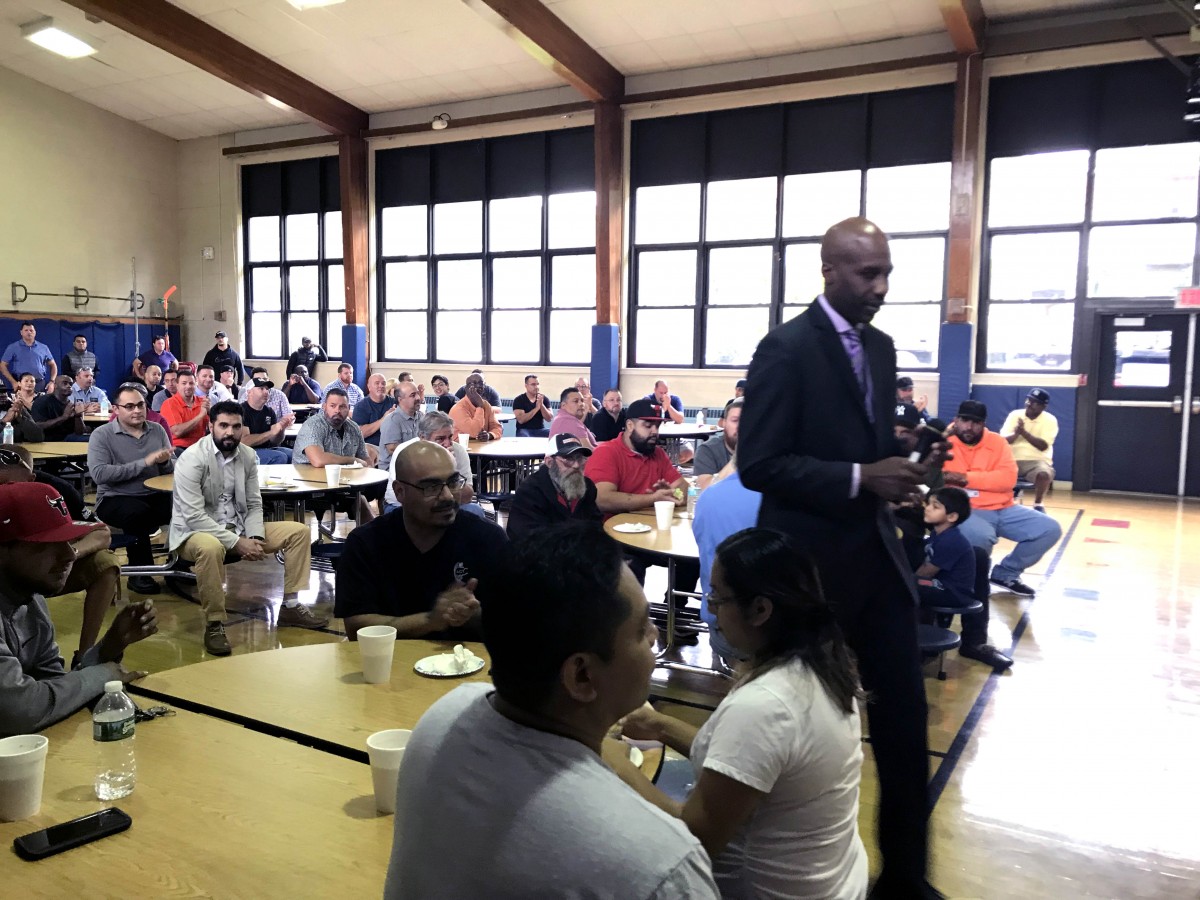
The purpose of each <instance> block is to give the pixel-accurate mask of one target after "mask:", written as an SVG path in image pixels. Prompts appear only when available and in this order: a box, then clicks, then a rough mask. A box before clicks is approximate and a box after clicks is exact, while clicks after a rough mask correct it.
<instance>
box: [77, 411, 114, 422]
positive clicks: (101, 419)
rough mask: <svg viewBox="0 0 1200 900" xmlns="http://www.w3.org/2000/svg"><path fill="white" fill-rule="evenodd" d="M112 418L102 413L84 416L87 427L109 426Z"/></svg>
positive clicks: (85, 414)
mask: <svg viewBox="0 0 1200 900" xmlns="http://www.w3.org/2000/svg"><path fill="white" fill-rule="evenodd" d="M111 418H112V417H111V416H104V415H101V414H100V413H84V414H83V421H84V424H85V425H107V424H108V422H109V421H110V420H111Z"/></svg>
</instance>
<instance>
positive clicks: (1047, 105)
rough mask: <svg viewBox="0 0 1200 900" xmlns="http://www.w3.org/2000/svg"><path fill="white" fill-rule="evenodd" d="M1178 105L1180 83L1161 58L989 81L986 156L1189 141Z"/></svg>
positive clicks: (1182, 96) (1183, 91)
mask: <svg viewBox="0 0 1200 900" xmlns="http://www.w3.org/2000/svg"><path fill="white" fill-rule="evenodd" d="M1185 62H1189V63H1190V62H1191V59H1188V60H1185ZM1186 99H1187V79H1186V78H1185V77H1184V76H1183V74H1182V73H1181V72H1179V70H1178V69H1176V68H1175V67H1174V66H1172V65H1171V64H1170V63H1169V62H1168V61H1167V60H1165V59H1149V60H1142V61H1139V62H1130V63H1116V64H1113V65H1108V66H1091V67H1089V68H1083V69H1067V70H1064V71H1060V72H1037V73H1035V74H1031V75H1012V76H1009V77H1007V78H993V79H992V80H991V83H990V84H989V86H988V156H990V157H993V158H995V157H1002V156H1022V155H1024V154H1027V153H1044V152H1048V151H1051V150H1078V149H1085V150H1099V149H1103V148H1104V147H1132V146H1140V145H1144V144H1173V143H1177V142H1183V141H1194V140H1196V138H1197V136H1198V135H1200V131H1197V130H1196V129H1194V128H1192V127H1189V125H1188V124H1187V123H1186V122H1184V121H1183V113H1184V106H1185V101H1186Z"/></svg>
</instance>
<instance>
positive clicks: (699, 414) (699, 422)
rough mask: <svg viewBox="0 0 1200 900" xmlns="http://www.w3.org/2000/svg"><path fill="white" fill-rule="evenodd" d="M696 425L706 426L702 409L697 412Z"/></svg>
mask: <svg viewBox="0 0 1200 900" xmlns="http://www.w3.org/2000/svg"><path fill="white" fill-rule="evenodd" d="M696 424H697V425H703V424H704V410H702V409H701V410H697V412H696Z"/></svg>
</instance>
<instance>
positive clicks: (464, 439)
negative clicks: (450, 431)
mask: <svg viewBox="0 0 1200 900" xmlns="http://www.w3.org/2000/svg"><path fill="white" fill-rule="evenodd" d="M458 442H459V443H460V444H462V445H463V446H464V447H465V446H467V444H469V443H471V436H470V435H469V434H459V436H458Z"/></svg>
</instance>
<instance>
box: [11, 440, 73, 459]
mask: <svg viewBox="0 0 1200 900" xmlns="http://www.w3.org/2000/svg"><path fill="white" fill-rule="evenodd" d="M21 446H22V447H24V448H25V449H26V450H28V451H29V452H30V453H31V454H32V455H33V456H34V457H35V458H37V457H41V458H46V457H53V456H70V457H80V456H87V452H88V445H87V442H86V441H38V442H34V443H27V444H22V445H21Z"/></svg>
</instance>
